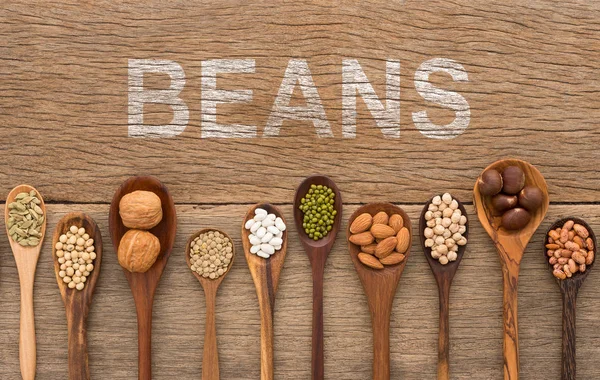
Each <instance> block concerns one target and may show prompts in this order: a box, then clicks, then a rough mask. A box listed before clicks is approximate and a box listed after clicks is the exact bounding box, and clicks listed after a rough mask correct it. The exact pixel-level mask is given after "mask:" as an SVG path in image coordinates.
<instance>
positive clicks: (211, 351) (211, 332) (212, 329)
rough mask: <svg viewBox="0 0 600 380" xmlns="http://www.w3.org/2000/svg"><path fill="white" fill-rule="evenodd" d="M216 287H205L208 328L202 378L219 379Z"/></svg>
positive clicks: (205, 336)
mask: <svg viewBox="0 0 600 380" xmlns="http://www.w3.org/2000/svg"><path fill="white" fill-rule="evenodd" d="M216 290H217V289H216V288H214V289H213V287H211V286H205V287H204V295H205V296H206V330H205V332H204V354H203V358H202V380H219V351H218V349H217V325H216V323H215V306H216V298H217V294H216Z"/></svg>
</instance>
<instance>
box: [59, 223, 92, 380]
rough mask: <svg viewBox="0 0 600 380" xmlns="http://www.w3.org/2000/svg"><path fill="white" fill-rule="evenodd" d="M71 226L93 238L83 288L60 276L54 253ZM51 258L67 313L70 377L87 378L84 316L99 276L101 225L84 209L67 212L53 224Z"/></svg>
mask: <svg viewBox="0 0 600 380" xmlns="http://www.w3.org/2000/svg"><path fill="white" fill-rule="evenodd" d="M71 226H77V227H78V228H80V227H83V228H85V231H86V233H87V234H88V235H90V238H91V239H94V248H95V249H94V252H96V259H95V260H94V262H93V264H94V270H93V271H92V272H91V273H90V275H89V276H88V278H87V280H86V282H85V287H84V288H83V290H77V289H69V287H68V286H67V284H66V283H65V282H64V281H63V279H62V278H61V277H60V276H59V274H58V272H59V271H60V264H59V263H58V257H57V256H56V249H55V245H56V242H58V239H59V238H60V236H61V235H62V234H65V233H67V231H68V230H69V228H70V227H71ZM52 259H53V261H54V272H55V274H56V281H57V283H58V289H59V290H60V295H61V296H62V300H63V303H64V305H65V311H66V314H67V328H68V331H69V379H71V380H89V379H90V369H89V366H88V349H87V317H88V314H89V312H90V306H91V303H92V297H93V295H94V290H95V288H96V283H97V282H98V277H99V276H100V264H102V235H101V234H100V229H99V228H98V226H97V225H96V222H94V219H92V218H91V217H90V216H89V215H87V214H83V213H70V214H67V215H65V216H64V217H63V218H62V219H61V220H60V221H59V222H58V224H57V225H56V229H55V230H54V236H53V238H52Z"/></svg>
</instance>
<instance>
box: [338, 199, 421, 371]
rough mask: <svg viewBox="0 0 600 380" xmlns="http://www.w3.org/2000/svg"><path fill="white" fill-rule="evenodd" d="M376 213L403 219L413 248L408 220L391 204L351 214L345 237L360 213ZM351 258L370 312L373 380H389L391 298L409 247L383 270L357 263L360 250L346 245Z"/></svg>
mask: <svg viewBox="0 0 600 380" xmlns="http://www.w3.org/2000/svg"><path fill="white" fill-rule="evenodd" d="M379 211H385V212H386V213H388V215H392V214H399V215H401V216H402V219H404V227H406V228H407V229H408V231H410V232H411V234H410V239H411V244H412V226H411V223H410V218H409V217H408V215H407V214H406V213H405V212H404V210H402V209H401V208H400V207H397V206H394V205H392V204H390V203H370V204H367V205H365V206H362V207H360V208H359V209H358V210H356V211H355V212H354V214H352V216H351V217H350V220H349V221H348V229H347V231H346V234H347V236H350V235H351V233H350V226H351V225H352V222H354V219H356V217H357V216H359V215H360V214H363V213H365V212H366V213H369V214H371V215H372V216H374V215H375V214H377V213H378V212H379ZM348 250H349V251H350V257H351V258H352V262H353V263H354V268H356V272H357V273H358V277H359V278H360V281H361V282H362V285H363V288H364V290H365V294H366V296H367V302H368V304H369V310H370V312H371V323H372V324H373V380H389V378H390V315H391V312H392V304H393V302H394V295H395V294H396V289H397V287H398V282H399V281H400V276H401V275H402V272H403V271H404V266H405V265H406V261H407V260H408V256H409V254H410V244H409V248H408V250H407V251H406V252H405V254H404V255H405V259H404V260H403V261H402V262H401V263H399V264H396V265H392V266H386V267H384V269H372V268H369V267H367V266H366V265H364V264H363V263H361V262H360V261H359V260H358V254H359V253H360V247H359V246H356V245H354V244H352V243H350V242H348Z"/></svg>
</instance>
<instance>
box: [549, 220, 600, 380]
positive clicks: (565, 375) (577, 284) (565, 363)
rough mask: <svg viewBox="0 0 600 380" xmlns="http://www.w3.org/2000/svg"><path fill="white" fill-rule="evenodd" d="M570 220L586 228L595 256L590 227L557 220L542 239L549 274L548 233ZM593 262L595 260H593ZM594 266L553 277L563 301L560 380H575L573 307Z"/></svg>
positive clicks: (552, 268) (593, 238)
mask: <svg viewBox="0 0 600 380" xmlns="http://www.w3.org/2000/svg"><path fill="white" fill-rule="evenodd" d="M568 220H572V221H574V222H575V223H577V224H581V225H582V226H584V227H585V228H587V230H588V232H589V233H590V237H591V238H592V241H593V242H594V249H593V252H594V257H595V256H596V235H594V231H592V229H591V227H590V226H589V225H588V224H587V223H586V222H585V221H584V220H582V219H579V218H573V217H571V218H563V219H560V220H557V221H556V222H554V224H552V226H550V228H549V229H548V231H547V232H546V235H545V238H544V242H543V243H544V247H543V249H542V251H543V252H544V259H545V260H546V263H548V266H549V267H550V273H552V272H553V271H554V267H553V266H552V265H551V264H550V262H549V261H548V256H547V255H546V250H547V249H546V247H545V245H546V240H547V237H548V232H550V231H552V230H554V229H556V228H557V227H562V226H563V224H565V222H566V221H568ZM594 261H595V260H594ZM593 266H594V262H592V263H591V264H590V265H586V270H585V272H577V273H575V274H573V276H572V277H570V278H566V279H564V280H561V279H559V278H556V277H555V276H554V275H552V277H554V279H555V280H556V282H557V283H558V287H559V288H560V292H561V293H562V300H563V332H562V376H561V379H562V380H575V379H576V377H575V368H576V366H575V363H576V361H575V347H576V345H575V337H576V334H575V331H576V330H575V320H576V318H575V306H576V303H577V293H578V292H579V288H581V285H582V284H583V281H585V279H586V278H587V276H588V274H589V273H590V270H591V269H592V267H593Z"/></svg>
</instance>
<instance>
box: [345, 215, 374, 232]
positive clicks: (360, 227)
mask: <svg viewBox="0 0 600 380" xmlns="http://www.w3.org/2000/svg"><path fill="white" fill-rule="evenodd" d="M371 224H373V217H372V216H371V214H369V213H367V212H365V213H364V214H360V215H359V216H357V217H356V219H354V221H353V222H352V224H351V225H350V232H352V233H353V234H358V233H361V232H365V231H367V230H368V229H369V228H371Z"/></svg>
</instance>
